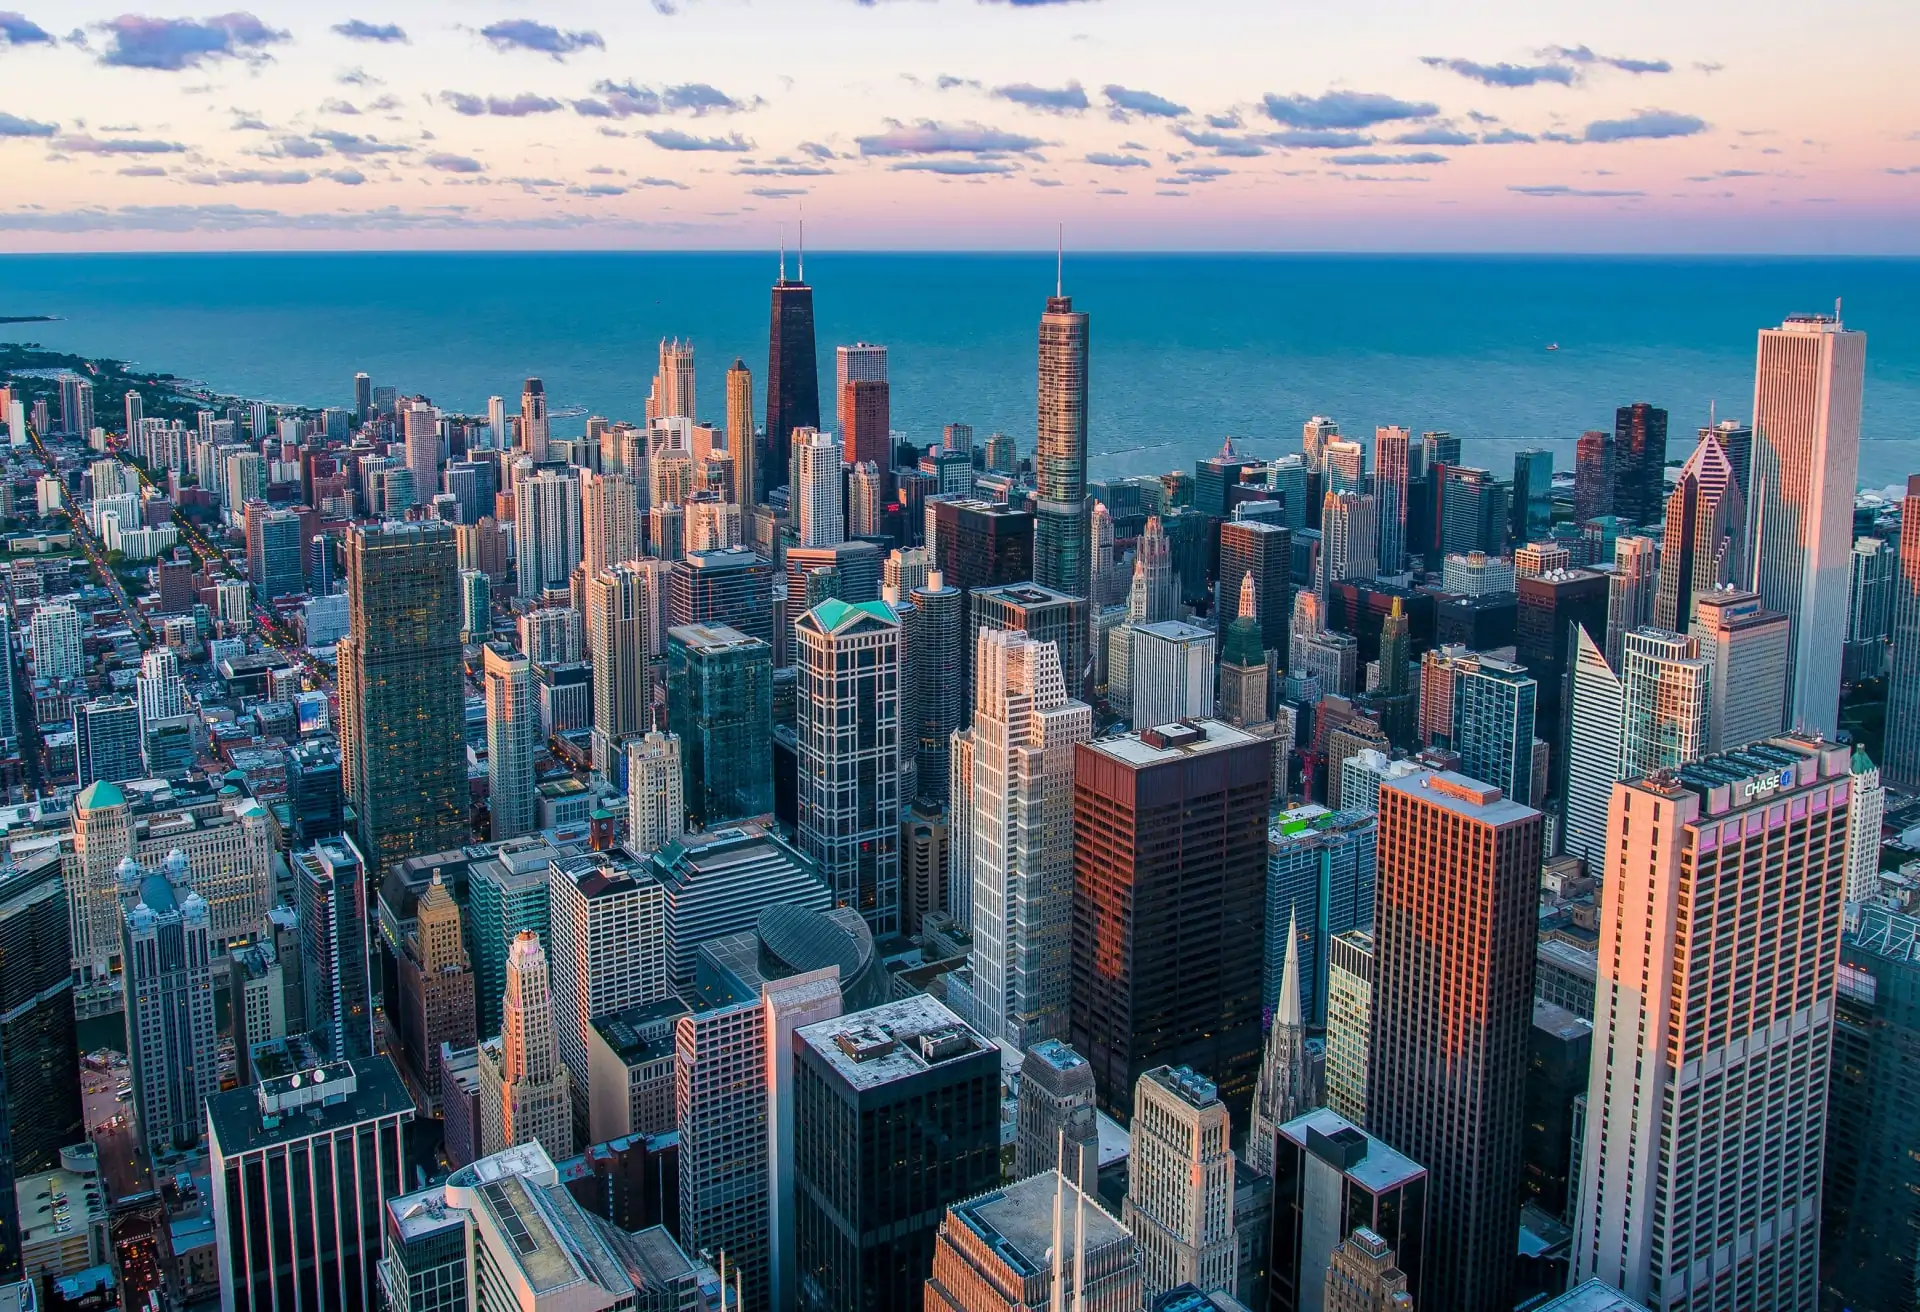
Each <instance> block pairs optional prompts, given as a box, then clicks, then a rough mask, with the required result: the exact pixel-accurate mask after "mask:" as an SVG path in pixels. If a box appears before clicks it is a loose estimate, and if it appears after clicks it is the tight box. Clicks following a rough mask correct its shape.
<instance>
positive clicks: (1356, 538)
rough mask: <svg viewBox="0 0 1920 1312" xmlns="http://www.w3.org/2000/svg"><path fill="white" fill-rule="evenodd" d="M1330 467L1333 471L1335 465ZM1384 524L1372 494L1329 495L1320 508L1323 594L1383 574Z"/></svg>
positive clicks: (1347, 493)
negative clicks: (1382, 538)
mask: <svg viewBox="0 0 1920 1312" xmlns="http://www.w3.org/2000/svg"><path fill="white" fill-rule="evenodd" d="M1328 468H1329V469H1331V468H1332V464H1331V462H1330V463H1329V464H1328ZM1379 535H1380V521H1379V518H1378V512H1377V511H1376V510H1375V509H1374V499H1373V496H1372V494H1371V493H1362V492H1329V493H1327V495H1326V499H1325V501H1324V502H1322V504H1321V507H1320V579H1319V583H1320V595H1321V596H1322V597H1325V596H1326V595H1327V589H1328V587H1329V586H1331V585H1332V584H1335V583H1344V582H1345V581H1347V580H1348V579H1370V578H1374V577H1376V576H1377V575H1378V574H1379V573H1380V541H1379Z"/></svg>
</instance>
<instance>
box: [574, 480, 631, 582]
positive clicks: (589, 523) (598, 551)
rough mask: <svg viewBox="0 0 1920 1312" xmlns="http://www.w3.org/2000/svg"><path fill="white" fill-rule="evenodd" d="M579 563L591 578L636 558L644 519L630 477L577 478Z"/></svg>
mask: <svg viewBox="0 0 1920 1312" xmlns="http://www.w3.org/2000/svg"><path fill="white" fill-rule="evenodd" d="M580 480H581V482H580V561H581V565H582V566H584V567H585V569H586V572H587V576H588V577H589V578H591V577H592V576H594V575H595V574H598V573H599V572H600V571H601V570H603V569H606V568H607V567H608V566H610V565H617V564H619V563H620V562H621V561H623V560H632V559H634V558H635V557H636V556H638V555H639V554H640V544H641V540H642V537H643V534H642V533H641V531H640V526H641V521H642V520H643V518H644V516H642V515H641V513H640V489H639V486H638V484H637V483H636V482H635V480H634V477H633V475H631V474H594V473H582V474H581V475H580Z"/></svg>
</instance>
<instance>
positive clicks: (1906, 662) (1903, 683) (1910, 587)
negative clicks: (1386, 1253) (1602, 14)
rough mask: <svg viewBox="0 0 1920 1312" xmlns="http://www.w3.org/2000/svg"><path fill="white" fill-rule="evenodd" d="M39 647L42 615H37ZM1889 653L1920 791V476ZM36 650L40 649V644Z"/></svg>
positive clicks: (1892, 702)
mask: <svg viewBox="0 0 1920 1312" xmlns="http://www.w3.org/2000/svg"><path fill="white" fill-rule="evenodd" d="M34 625H35V630H34V632H35V640H36V644H37V641H38V635H39V628H38V626H39V616H38V615H35V616H34ZM1891 627H1892V633H1891V637H1890V642H1889V645H1888V648H1887V738H1886V747H1885V750H1884V751H1883V752H1882V753H1881V760H1880V767H1881V770H1882V772H1883V773H1885V775H1886V777H1887V782H1888V783H1892V784H1898V785H1900V786H1901V787H1903V788H1916V787H1920V474H1913V475H1909V476H1908V478H1907V494H1906V496H1904V497H1903V498H1901V500H1900V568H1899V570H1898V571H1897V572H1896V573H1895V575H1894V581H1893V602H1892V625H1891ZM35 650H36V651H37V650H38V646H37V645H36V647H35Z"/></svg>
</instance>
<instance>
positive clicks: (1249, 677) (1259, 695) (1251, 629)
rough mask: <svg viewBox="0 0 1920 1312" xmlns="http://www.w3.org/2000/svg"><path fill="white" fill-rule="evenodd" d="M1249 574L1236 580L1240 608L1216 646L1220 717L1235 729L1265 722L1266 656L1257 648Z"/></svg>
mask: <svg viewBox="0 0 1920 1312" xmlns="http://www.w3.org/2000/svg"><path fill="white" fill-rule="evenodd" d="M1256 611H1257V605H1256V603H1255V601H1254V590H1253V573H1252V571H1248V572H1247V574H1246V575H1245V576H1244V577H1243V578H1242V579H1241V580H1240V605H1239V610H1238V613H1237V614H1236V615H1235V617H1234V620H1233V622H1232V623H1231V624H1229V625H1227V627H1226V634H1225V637H1224V640H1223V641H1222V643H1221V647H1220V718H1221V719H1223V720H1225V721H1226V722H1227V723H1228V724H1231V725H1232V726H1233V727H1234V728H1236V729H1245V728H1247V727H1248V726H1249V725H1255V724H1264V723H1267V722H1268V720H1267V682H1268V680H1267V673H1268V672H1267V653H1266V651H1265V649H1263V648H1262V647H1261V646H1260V620H1259V618H1258V616H1257V614H1256Z"/></svg>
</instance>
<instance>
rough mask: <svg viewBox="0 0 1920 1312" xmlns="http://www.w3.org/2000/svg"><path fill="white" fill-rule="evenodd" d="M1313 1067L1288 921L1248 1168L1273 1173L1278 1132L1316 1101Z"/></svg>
mask: <svg viewBox="0 0 1920 1312" xmlns="http://www.w3.org/2000/svg"><path fill="white" fill-rule="evenodd" d="M1316 1092H1317V1090H1316V1089H1315V1088H1314V1079H1313V1069H1312V1066H1311V1065H1310V1064H1309V1063H1308V1060H1307V1023H1306V1016H1305V1015H1304V1013H1302V1011H1301V1010H1300V936H1299V933H1298V923H1297V921H1295V920H1294V918H1293V917H1291V916H1289V917H1288V920H1287V952H1286V958H1285V965H1284V966H1283V967H1282V969H1281V973H1280V1000H1279V1002H1278V1003H1277V1004H1276V1005H1275V1006H1274V1009H1273V1023H1272V1025H1270V1026H1269V1027H1268V1029H1267V1046H1266V1051H1265V1053H1264V1055H1263V1056H1262V1058H1261V1061H1260V1078H1259V1079H1258V1080H1257V1081H1256V1082H1255V1084H1254V1090H1253V1120H1252V1123H1251V1124H1250V1125H1249V1127H1248V1129H1247V1165H1249V1166H1251V1167H1252V1168H1253V1169H1254V1170H1256V1171H1258V1172H1260V1173H1261V1174H1262V1175H1272V1174H1273V1140H1274V1133H1275V1131H1276V1130H1277V1129H1278V1128H1279V1127H1280V1126H1282V1125H1285V1124H1286V1123H1287V1122H1288V1121H1291V1120H1292V1119H1293V1118H1294V1117H1296V1116H1298V1115H1299V1114H1300V1113H1301V1112H1303V1111H1305V1110H1306V1109H1307V1108H1308V1107H1310V1106H1312V1105H1313V1103H1314V1102H1315V1101H1317V1099H1316V1097H1315V1094H1316Z"/></svg>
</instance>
